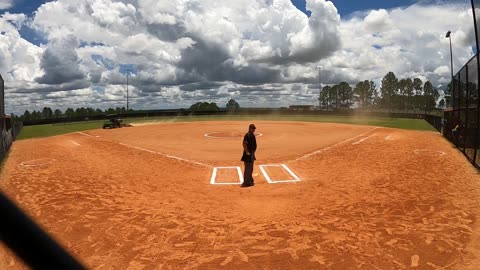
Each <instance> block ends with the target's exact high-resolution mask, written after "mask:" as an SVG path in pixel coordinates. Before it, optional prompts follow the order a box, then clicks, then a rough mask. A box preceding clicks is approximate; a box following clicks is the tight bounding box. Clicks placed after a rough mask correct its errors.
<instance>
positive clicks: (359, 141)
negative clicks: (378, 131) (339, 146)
mask: <svg viewBox="0 0 480 270" xmlns="http://www.w3.org/2000/svg"><path fill="white" fill-rule="evenodd" d="M373 136H375V133H374V134H372V135H370V136H368V137H366V138H363V139H361V140H359V141H358V142H354V143H352V145H355V144H359V143H361V142H363V141H365V140H368V139H369V138H371V137H373Z"/></svg>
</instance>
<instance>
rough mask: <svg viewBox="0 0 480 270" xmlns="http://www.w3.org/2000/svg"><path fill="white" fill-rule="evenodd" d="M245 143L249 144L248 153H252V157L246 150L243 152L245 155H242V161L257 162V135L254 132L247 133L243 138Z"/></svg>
mask: <svg viewBox="0 0 480 270" xmlns="http://www.w3.org/2000/svg"><path fill="white" fill-rule="evenodd" d="M243 142H246V143H247V149H248V152H250V155H247V153H246V152H245V150H243V155H242V159H241V160H242V161H245V162H252V161H254V160H256V158H255V150H257V139H256V138H255V135H254V134H253V133H252V132H250V131H249V132H247V134H245V136H244V137H243Z"/></svg>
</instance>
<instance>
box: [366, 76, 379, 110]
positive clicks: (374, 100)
mask: <svg viewBox="0 0 480 270" xmlns="http://www.w3.org/2000/svg"><path fill="white" fill-rule="evenodd" d="M369 84H370V88H369V90H368V96H369V97H370V106H375V105H377V104H378V103H379V101H378V99H379V98H378V92H377V85H376V84H375V82H373V81H370V82H369Z"/></svg>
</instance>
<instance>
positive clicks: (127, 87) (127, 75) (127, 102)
mask: <svg viewBox="0 0 480 270" xmlns="http://www.w3.org/2000/svg"><path fill="white" fill-rule="evenodd" d="M126 115H128V73H127V113H126ZM125 117H126V116H125Z"/></svg>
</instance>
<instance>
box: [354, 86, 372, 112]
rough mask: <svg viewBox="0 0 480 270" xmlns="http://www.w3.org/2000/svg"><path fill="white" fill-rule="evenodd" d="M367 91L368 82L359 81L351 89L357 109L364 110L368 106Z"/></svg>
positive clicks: (368, 87) (368, 88)
mask: <svg viewBox="0 0 480 270" xmlns="http://www.w3.org/2000/svg"><path fill="white" fill-rule="evenodd" d="M369 90H370V82H369V81H361V82H359V83H357V85H355V88H354V89H353V93H354V98H355V101H357V102H358V107H359V108H365V107H367V106H369V105H370V102H369V99H370V97H369Z"/></svg>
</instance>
